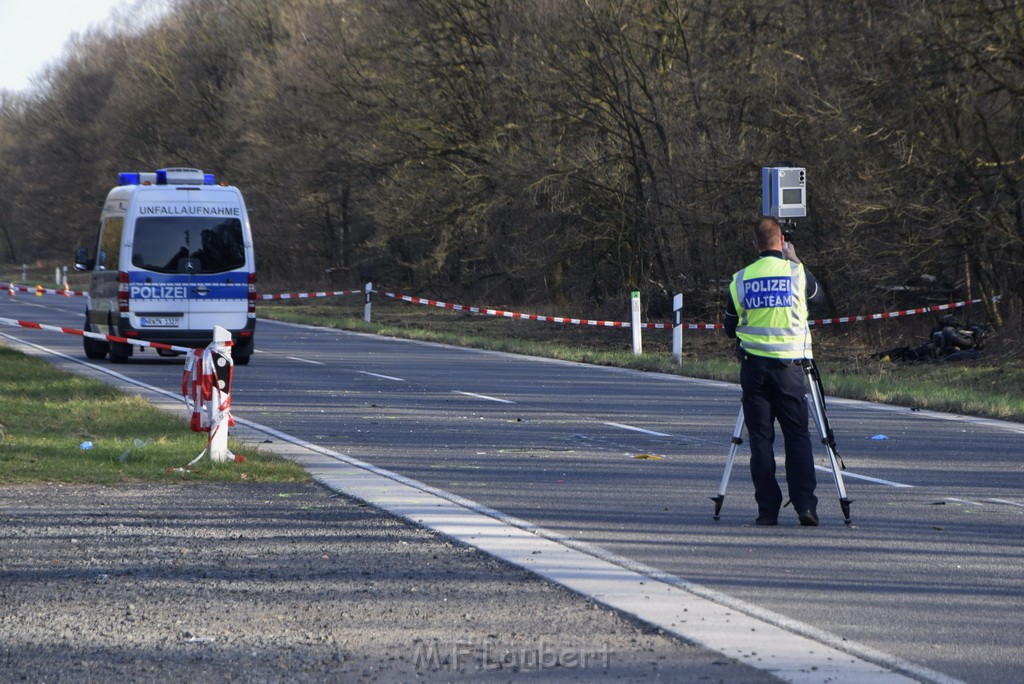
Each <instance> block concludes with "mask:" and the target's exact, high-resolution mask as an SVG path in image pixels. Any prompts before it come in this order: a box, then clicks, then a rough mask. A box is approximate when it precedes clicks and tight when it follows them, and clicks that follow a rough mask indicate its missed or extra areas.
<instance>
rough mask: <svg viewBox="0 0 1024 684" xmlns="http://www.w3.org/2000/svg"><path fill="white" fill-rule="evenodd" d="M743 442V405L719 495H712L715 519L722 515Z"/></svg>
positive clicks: (726, 460) (719, 487)
mask: <svg viewBox="0 0 1024 684" xmlns="http://www.w3.org/2000/svg"><path fill="white" fill-rule="evenodd" d="M740 444H743V407H742V406H740V415H739V416H738V417H737V418H736V429H735V430H733V431H732V444H731V445H730V446H729V456H728V458H726V459H725V470H724V471H723V472H722V482H721V483H720V484H719V485H718V495H717V496H713V497H711V500H712V501H714V502H715V514H714V516H712V518H713V519H714V520H718V519H719V518H720V517H721V515H720V514H721V512H722V502H723V501H725V488H726V487H728V486H729V476H730V475H731V474H732V464H733V462H734V461H735V460H736V450H737V449H739V446H740Z"/></svg>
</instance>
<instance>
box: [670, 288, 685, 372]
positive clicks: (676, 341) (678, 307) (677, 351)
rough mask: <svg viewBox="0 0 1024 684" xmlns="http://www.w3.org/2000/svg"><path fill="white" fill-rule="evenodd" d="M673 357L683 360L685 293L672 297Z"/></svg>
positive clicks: (677, 361) (679, 362)
mask: <svg viewBox="0 0 1024 684" xmlns="http://www.w3.org/2000/svg"><path fill="white" fill-rule="evenodd" d="M672 358H673V359H675V360H676V363H678V364H682V362H683V295H681V294H677V295H675V296H673V297H672Z"/></svg>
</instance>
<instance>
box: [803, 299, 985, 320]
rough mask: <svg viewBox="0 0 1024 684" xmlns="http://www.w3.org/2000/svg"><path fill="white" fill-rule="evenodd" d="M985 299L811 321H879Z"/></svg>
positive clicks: (978, 302) (941, 309)
mask: <svg viewBox="0 0 1024 684" xmlns="http://www.w3.org/2000/svg"><path fill="white" fill-rule="evenodd" d="M1000 299H1002V296H1001V295H996V296H995V297H993V298H992V301H993V302H998V301H999V300H1000ZM983 301H985V300H984V299H969V300H966V301H962V302H953V303H950V304H936V305H935V306H925V307H920V308H917V309H906V310H904V311H890V312H889V313H877V314H868V315H866V316H842V317H840V318H822V319H819V320H815V321H811V325H832V324H833V323H859V322H860V321H878V320H884V319H886V318H899V317H901V316H914V315H916V314H923V313H931V312H933V311H949V310H950V309H958V308H961V307H964V306H968V305H970V304H980V303H981V302H983Z"/></svg>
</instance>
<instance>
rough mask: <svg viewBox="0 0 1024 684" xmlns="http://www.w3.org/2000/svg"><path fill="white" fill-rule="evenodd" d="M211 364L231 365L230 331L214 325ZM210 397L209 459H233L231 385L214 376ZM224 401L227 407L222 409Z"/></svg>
mask: <svg viewBox="0 0 1024 684" xmlns="http://www.w3.org/2000/svg"><path fill="white" fill-rule="evenodd" d="M210 351H211V352H213V364H214V367H215V368H220V367H221V365H222V364H225V363H226V364H228V366H230V365H231V333H230V332H228V331H227V330H226V329H224V328H222V327H220V326H219V325H216V326H214V327H213V342H212V343H211V344H210ZM212 395H213V396H212V397H211V399H210V406H209V408H208V410H209V411H210V460H211V461H214V462H218V463H222V462H224V461H233V460H234V458H235V455H234V454H232V453H231V452H230V451H229V450H228V421H229V420H230V415H231V414H230V411H231V409H230V406H231V403H230V402H231V398H230V397H231V387H230V386H227V387H223V388H222V387H221V385H220V383H219V382H218V380H217V377H216V376H215V377H214V381H213V392H212ZM225 402H226V403H227V408H226V409H224V410H222V407H223V406H224V404H225Z"/></svg>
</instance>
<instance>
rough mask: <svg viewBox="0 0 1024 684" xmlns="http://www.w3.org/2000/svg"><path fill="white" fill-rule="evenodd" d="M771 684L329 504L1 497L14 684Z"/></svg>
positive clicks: (423, 535) (314, 488)
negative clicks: (530, 683)
mask: <svg viewBox="0 0 1024 684" xmlns="http://www.w3.org/2000/svg"><path fill="white" fill-rule="evenodd" d="M524 677H525V678H528V679H538V680H544V681H593V680H595V679H600V680H601V681H652V680H666V681H709V682H770V681H776V680H775V679H774V678H772V677H771V676H770V675H768V674H766V673H764V672H760V671H757V670H755V669H753V668H750V667H747V666H746V665H743V664H741V663H737V662H735V661H731V660H729V659H727V658H725V657H723V656H721V655H719V654H716V653H714V652H711V651H708V650H706V649H704V648H701V647H697V646H694V645H691V644H687V643H684V642H681V641H679V640H678V639H675V638H672V637H669V636H666V635H663V634H660V633H658V632H657V631H654V630H651V629H649V628H646V627H645V626H643V625H641V624H639V623H637V622H635V621H632V620H630V619H628V618H625V617H623V616H621V615H620V614H618V613H615V612H613V611H609V610H607V609H605V608H603V607H601V606H598V605H596V604H594V603H593V602H591V601H589V600H587V599H585V598H582V597H580V596H577V595H575V594H573V593H571V592H569V591H567V590H565V589H564V588H562V587H559V586H556V585H553V584H551V583H548V582H546V581H543V580H541V579H539V578H537V577H535V576H533V575H531V574H529V573H528V572H526V571H524V570H521V569H518V568H515V567H512V566H509V565H507V564H505V563H502V562H500V561H497V560H495V559H493V558H491V557H489V556H486V555H484V554H483V553H481V552H479V551H478V550H476V549H473V548H469V547H465V546H462V545H458V544H453V543H451V542H449V541H447V540H446V539H444V538H442V537H439V536H438V535H436V534H434V533H431V532H429V531H427V530H424V529H421V528H418V527H415V526H413V525H410V524H408V523H406V522H404V521H402V520H399V519H397V518H393V517H391V516H389V515H387V514H385V513H383V512H381V511H379V510H377V509H374V508H372V507H369V506H367V505H365V504H362V503H360V502H358V501H355V500H352V499H349V498H347V497H344V496H340V495H337V494H334V493H333V492H331V491H329V490H328V489H326V488H324V487H322V486H320V485H318V484H313V483H310V484H240V485H207V484H204V485H185V484H183V485H147V484H138V485H127V486H125V485H122V486H117V487H100V486H80V485H74V486H71V485H56V484H52V485H51V484H48V485H33V486H9V487H2V488H0V679H2V680H3V681H47V682H62V681H64V682H71V681H74V682H78V681H91V682H119V681H133V682H141V681H154V682H155V681H182V682H190V681H204V682H232V681H246V682H306V681H309V682H324V681H346V682H352V681H361V682H371V681H382V682H397V681H402V682H404V681H417V682H419V681H425V682H434V681H438V682H440V681H451V680H460V681H477V680H486V681H507V680H513V679H517V680H518V679H522V678H524Z"/></svg>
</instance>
